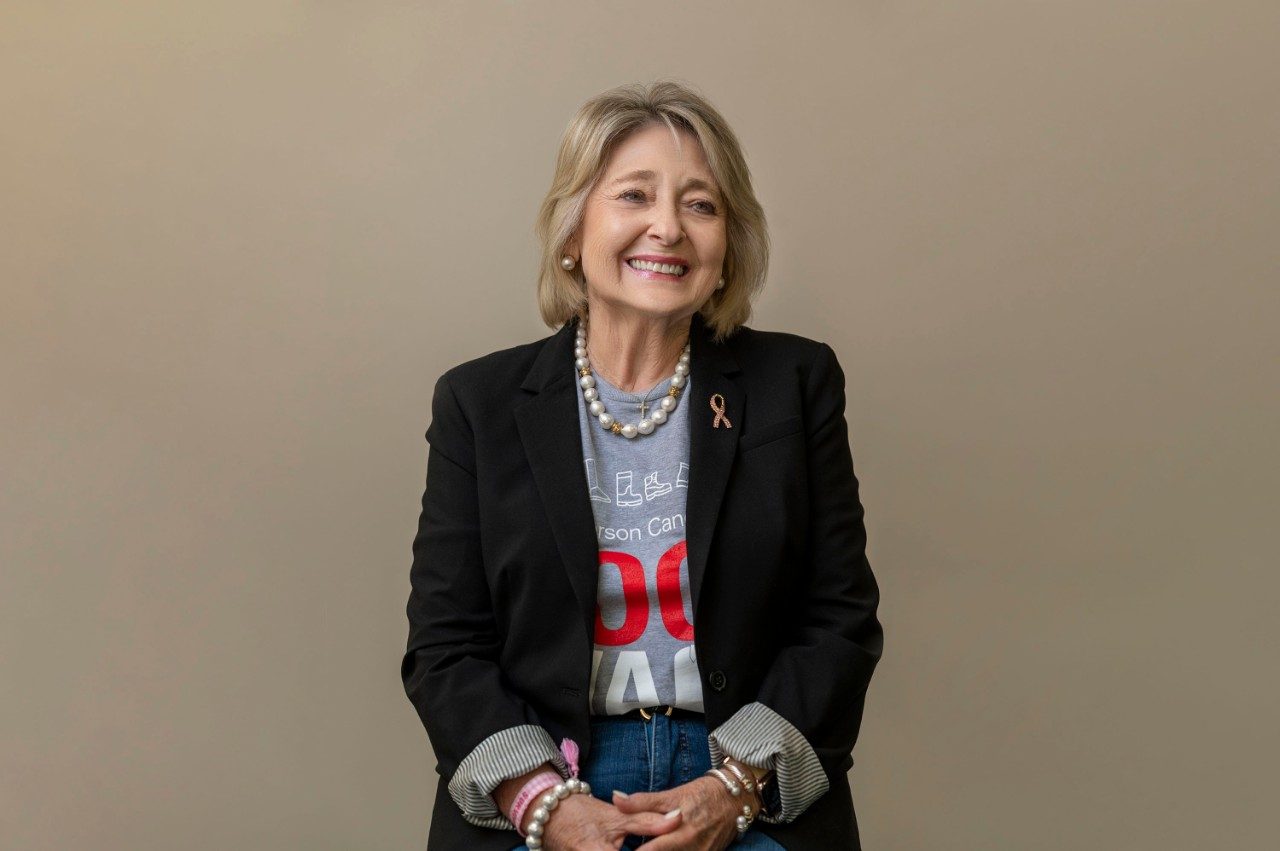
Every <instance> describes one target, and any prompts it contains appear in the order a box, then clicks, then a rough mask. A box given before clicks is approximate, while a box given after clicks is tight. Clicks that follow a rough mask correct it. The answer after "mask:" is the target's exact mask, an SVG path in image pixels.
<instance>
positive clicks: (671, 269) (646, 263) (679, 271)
mask: <svg viewBox="0 0 1280 851" xmlns="http://www.w3.org/2000/svg"><path fill="white" fill-rule="evenodd" d="M627 266H628V267H630V268H631V270H632V271H633V272H635V273H636V274H638V275H640V276H641V277H642V278H650V279H656V280H661V281H678V280H679V279H681V278H683V277H684V276H685V275H687V274H688V273H689V267H688V266H685V265H683V264H680V263H655V262H653V261H651V260H638V259H636V258H634V257H633V258H631V259H630V260H628V261H627Z"/></svg>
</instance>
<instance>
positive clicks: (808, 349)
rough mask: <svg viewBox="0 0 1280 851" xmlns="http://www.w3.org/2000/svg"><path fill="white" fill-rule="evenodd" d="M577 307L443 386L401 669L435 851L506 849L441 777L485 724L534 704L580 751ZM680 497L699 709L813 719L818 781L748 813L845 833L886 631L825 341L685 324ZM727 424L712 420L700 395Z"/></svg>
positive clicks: (714, 719) (586, 590)
mask: <svg viewBox="0 0 1280 851" xmlns="http://www.w3.org/2000/svg"><path fill="white" fill-rule="evenodd" d="M575 328H576V322H570V323H569V324H567V325H565V326H564V327H562V328H561V329H560V330H559V331H558V332H556V333H555V334H553V335H551V336H549V337H547V338H545V339H543V340H540V341H538V342H535V343H529V344H526V345H522V346H517V347H515V348H511V349H506V350H503V351H499V352H494V353H492V354H490V355H486V356H484V357H481V358H478V359H476V360H472V361H469V362H467V363H464V364H461V365H459V366H456V367H454V368H452V369H450V370H449V371H448V372H446V373H445V374H444V375H443V376H441V378H440V379H439V381H438V382H437V383H436V386H435V397H434V400H433V402H432V419H431V425H430V427H429V428H428V429H427V433H426V438H427V441H428V443H429V444H430V451H429V454H428V460H427V481H426V492H425V493H424V495H423V498H422V514H421V519H420V521H419V525H418V532H417V537H416V538H415V540H414V544H413V566H412V569H411V572H410V576H411V581H412V592H411V594H410V597H409V604H408V615H409V626H410V629H409V641H408V649H407V652H406V654H405V656H404V660H403V664H402V670H401V673H402V676H403V679H404V685H405V690H406V692H407V693H408V695H409V699H410V700H411V701H412V702H413V705H414V706H415V708H416V709H417V710H418V714H419V716H420V717H421V718H422V722H423V724H424V725H425V726H426V729H427V734H428V736H429V738H430V740H431V745H432V747H433V748H434V750H435V754H436V759H437V769H436V770H437V772H438V773H439V775H440V783H439V785H438V788H437V792H436V800H435V807H434V811H433V813H432V821H431V832H430V839H429V848H431V849H432V851H489V849H492V851H508V849H511V848H513V847H514V846H516V845H519V844H520V841H519V837H518V835H517V834H516V833H515V832H514V831H509V830H507V831H502V830H492V829H488V828H480V827H476V826H473V825H471V824H470V823H469V822H467V821H465V820H464V819H463V817H462V814H461V812H460V811H459V809H458V807H457V805H456V804H454V802H453V800H452V798H450V796H449V794H448V790H447V784H448V781H449V779H450V778H451V777H452V775H453V772H454V771H455V770H456V768H457V767H458V764H459V763H460V762H461V761H462V759H463V758H464V757H465V756H466V755H467V754H468V753H470V752H471V750H472V749H473V748H475V747H476V745H478V744H479V743H480V742H481V741H483V740H484V739H485V738H487V737H488V736H490V735H491V734H493V733H495V732H497V731H499V730H502V729H505V728H508V727H513V726H517V725H521V724H539V725H541V726H543V727H544V728H546V729H547V731H548V732H549V733H550V734H551V737H552V738H553V739H554V740H555V741H557V742H558V741H560V740H561V739H562V738H565V737H568V738H571V739H574V740H575V741H577V742H578V743H579V745H580V746H581V749H582V758H583V759H585V758H586V757H587V755H588V754H589V753H590V750H591V735H590V720H589V718H590V716H589V707H588V703H587V699H588V694H587V685H588V680H589V677H590V672H591V651H592V642H593V628H594V618H595V606H596V571H597V567H598V544H597V541H596V530H595V523H594V518H593V515H592V512H591V503H590V499H589V497H588V490H587V481H586V473H585V471H584V468H583V463H582V458H583V457H584V456H583V454H582V445H581V438H580V436H579V431H578V407H577V406H578V405H580V404H582V403H581V401H580V390H579V387H578V384H577V382H576V381H575V380H574V377H575V373H574V370H573V341H574V332H575ZM691 355H692V362H691V367H692V373H693V382H692V387H693V389H694V390H695V391H696V392H695V394H694V395H693V396H692V397H691V398H682V399H681V401H680V404H681V405H688V406H689V414H690V420H689V423H690V425H689V428H690V444H691V446H690V472H689V493H688V495H687V506H686V527H685V528H686V541H687V543H688V568H689V585H690V591H691V596H692V600H691V603H692V608H693V613H694V627H695V630H696V631H695V635H694V645H695V647H696V654H697V659H698V668H699V670H700V672H701V674H702V677H703V704H704V708H705V711H706V722H707V727H708V729H710V730H714V729H715V728H716V727H717V726H719V725H720V724H721V723H723V722H724V721H726V720H728V718H729V717H730V716H731V715H733V713H734V712H735V711H737V710H738V709H739V708H740V707H742V706H744V705H746V704H748V703H751V702H752V701H759V702H761V703H764V704H765V705H767V706H769V707H770V708H771V709H773V710H774V711H775V712H777V713H778V714H780V715H782V716H783V717H784V718H786V719H787V720H788V721H790V722H791V723H792V724H794V725H795V727H796V728H797V729H798V730H799V731H800V732H801V733H803V734H804V736H805V737H806V738H807V739H808V741H809V743H810V744H811V745H812V746H813V748H814V751H815V752H816V754H817V756H818V759H819V761H820V762H821V764H822V767H823V769H824V771H825V772H826V775H827V779H828V780H829V782H830V790H829V791H828V792H827V793H826V794H825V795H823V796H822V797H821V798H819V799H818V800H817V801H815V802H814V803H813V804H812V805H810V806H809V808H808V809H806V810H805V811H804V812H803V813H801V814H800V815H799V817H798V818H796V819H795V820H794V821H792V822H790V823H787V824H779V825H773V824H765V823H763V822H760V821H758V820H757V822H756V825H757V826H758V828H759V829H760V830H763V831H764V832H765V833H767V834H769V835H770V836H772V837H774V838H775V839H777V840H778V842H780V843H781V844H782V845H783V846H785V847H786V848H787V849H789V851H806V849H813V851H818V849H821V851H831V849H858V848H860V845H859V842H858V828H857V821H856V818H855V816H854V808H853V802H852V799H851V798H850V794H849V785H848V781H847V778H846V772H847V771H848V769H849V767H850V766H851V765H852V764H853V760H852V758H851V755H850V751H851V750H852V749H853V745H854V742H855V741H856V740H857V736H858V728H859V726H860V724H861V721H862V711H863V701H864V698H865V696H866V692H867V684H868V681H869V680H870V679H871V674H872V671H873V670H874V668H875V666H876V663H877V661H878V660H879V658H880V653H881V647H882V644H883V631H882V629H881V626H880V623H879V621H878V619H877V616H876V608H877V605H878V603H879V589H878V588H877V585H876V581H875V578H874V577H873V576H872V573H871V568H870V566H869V564H868V563H867V558H866V554H865V549H866V533H865V530H864V527H863V509H862V505H861V503H860V502H859V499H858V481H857V479H856V478H855V476H854V471H853V461H852V458H851V455H850V451H849V443H848V435H847V426H846V422H845V418H844V402H845V393H844V373H843V372H842V371H841V369H840V365H839V363H838V362H837V360H836V356H835V353H834V352H833V351H832V350H831V347H830V346H828V345H826V344H825V343H819V342H815V341H813V340H809V339H805V338H804V337H799V336H795V335H792V334H783V333H776V332H767V331H757V330H754V329H751V328H747V327H742V328H739V329H738V331H737V332H735V333H734V334H733V335H732V336H730V337H729V338H728V339H727V340H726V341H724V342H723V343H721V344H718V345H717V344H714V343H712V341H711V332H710V329H708V328H707V326H706V324H705V322H704V321H703V319H702V317H701V316H700V315H698V314H695V315H694V317H693V320H692V325H691ZM712 393H719V394H721V395H722V396H723V397H724V399H725V413H726V415H727V416H728V418H729V421H730V422H731V423H732V428H725V427H724V426H723V425H721V427H719V428H713V427H712V423H713V420H714V418H715V412H714V411H713V410H712V408H711V405H710V403H709V399H710V395H711V394H712Z"/></svg>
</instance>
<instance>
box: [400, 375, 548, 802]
mask: <svg viewBox="0 0 1280 851" xmlns="http://www.w3.org/2000/svg"><path fill="white" fill-rule="evenodd" d="M426 439H427V442H428V444H429V445H430V449H429V452H428V456H427V480H426V489H425V491H424V493H423V496H422V513H421V515H420V517H419V521H418V531H417V535H416V537H415V538H414V541H413V565H412V567H411V568H410V573H409V577H410V586H411V590H410V594H409V603H408V606H407V612H408V616H409V639H408V646H407V648H406V652H405V655H404V658H403V660H402V662H401V668H400V673H401V678H402V679H403V681H404V688H405V692H406V693H407V694H408V696H409V700H410V701H411V702H412V703H413V705H414V708H415V709H417V711H418V716H419V717H420V718H421V719H422V723H423V725H424V726H425V727H426V730H427V735H428V738H429V739H430V740H431V746H432V748H433V749H434V750H435V754H436V763H437V770H438V771H439V773H440V774H441V776H442V777H443V778H446V779H447V780H448V784H449V785H448V790H449V794H450V796H451V797H452V798H453V800H454V802H455V803H456V804H457V805H458V807H459V808H460V809H461V810H462V815H463V817H464V818H465V819H466V820H467V821H469V822H471V823H472V824H475V825H477V826H480V827H491V828H513V827H514V825H512V824H511V822H510V821H509V820H508V819H507V818H506V817H505V816H504V815H502V814H501V813H500V812H499V810H498V808H497V806H496V805H495V804H494V802H493V798H492V792H493V790H494V789H495V788H496V787H497V786H498V784H499V783H501V782H502V781H503V780H506V779H508V778H511V777H518V776H520V775H521V774H524V773H525V772H527V771H530V770H532V769H534V768H536V767H538V766H539V765H542V764H543V763H545V762H550V763H551V764H552V765H553V766H554V767H555V768H556V770H557V771H559V772H560V774H561V776H568V764H567V763H566V762H565V760H564V757H563V756H562V755H561V753H560V751H559V750H558V749H557V748H556V746H555V743H554V742H553V741H552V739H551V736H550V734H548V733H547V731H546V730H545V729H543V728H542V726H540V725H539V723H538V719H537V716H536V713H535V712H534V711H533V709H532V708H531V707H530V706H529V705H528V704H527V703H526V702H525V701H524V700H522V699H520V698H519V697H518V696H517V695H515V694H513V693H512V692H511V691H510V690H508V689H507V688H506V687H505V686H504V684H503V677H502V672H501V669H500V668H499V661H498V660H499V651H500V648H501V641H500V638H499V633H498V629H497V624H496V623H495V618H494V613H493V609H492V605H491V598H490V592H489V586H488V582H487V581H486V578H485V571H484V564H483V562H482V559H481V546H480V518H479V504H478V499H477V489H476V454H475V442H474V433H473V431H472V429H471V426H470V424H469V422H468V420H467V417H466V415H465V413H464V411H463V409H462V406H461V405H460V404H459V402H458V398H457V396H456V394H455V393H454V391H453V388H452V386H451V384H450V381H449V373H445V375H443V376H441V378H440V380H439V381H438V382H437V383H436V386H435V393H434V397H433V399H432V403H431V425H430V426H429V427H428V429H427V433H426Z"/></svg>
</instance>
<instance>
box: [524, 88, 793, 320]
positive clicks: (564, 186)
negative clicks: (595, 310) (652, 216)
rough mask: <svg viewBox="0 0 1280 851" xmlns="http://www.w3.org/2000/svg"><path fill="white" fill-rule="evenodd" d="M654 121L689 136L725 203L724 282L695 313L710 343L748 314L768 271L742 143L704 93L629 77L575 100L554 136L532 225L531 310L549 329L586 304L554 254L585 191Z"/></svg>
mask: <svg viewBox="0 0 1280 851" xmlns="http://www.w3.org/2000/svg"><path fill="white" fill-rule="evenodd" d="M659 121H661V122H663V123H665V124H666V125H667V126H668V127H670V128H671V129H672V131H673V132H674V131H675V130H676V129H677V128H679V129H683V130H687V131H688V132H690V133H692V134H693V135H694V137H696V138H697V140H698V142H699V143H700V144H701V145H702V150H703V153H704V154H705V155H706V158H707V165H708V166H709V167H710V169H711V174H712V176H713V177H714V178H715V181H716V184H717V185H718V186H719V189H720V194H721V197H722V199H723V203H724V205H725V214H726V215H725V218H726V222H725V224H726V237H727V239H726V241H727V250H726V252H725V258H724V287H723V288H722V289H718V290H714V291H713V293H712V295H711V297H710V298H708V299H707V301H706V303H705V304H703V305H702V307H701V308H699V313H701V314H702V316H703V318H704V319H705V320H706V324H707V325H708V326H709V327H710V328H711V329H712V331H713V332H714V337H715V340H716V341H717V342H719V341H721V340H723V339H724V338H726V337H728V336H729V335H730V334H732V333H733V332H734V331H735V330H736V329H737V328H738V326H740V325H742V324H744V323H745V322H746V321H747V320H748V319H749V318H750V317H751V302H752V300H753V299H754V298H755V296H756V294H757V293H759V292H760V290H761V288H763V286H764V279H765V274H766V272H767V271H768V266H769V231H768V226H767V224H766V222H765V216H764V208H762V207H761V206H760V202H759V201H758V200H757V199H756V195H755V191H754V190H753V189H752V188H751V172H750V170H749V169H748V168H747V162H746V159H745V158H744V157H743V155H742V147H741V146H740V145H739V144H738V139H737V137H736V136H735V135H734V134H733V131H732V130H731V129H730V128H729V124H728V123H727V122H726V121H725V120H724V116H722V115H721V114H720V113H719V111H717V110H716V108H715V107H714V106H712V105H711V103H710V102H709V101H707V99H706V98H704V97H703V96H702V95H700V94H698V93H697V92H695V91H693V90H692V89H691V88H689V87H688V86H686V85H684V84H682V83H678V82H675V81H673V80H658V81H656V82H654V83H652V84H651V85H649V86H647V87H646V86H643V85H641V84H639V83H632V84H629V85H625V86H619V87H617V88H614V89H610V90H609V91H607V92H603V93H602V94H599V95H596V96H595V97H593V98H592V99H591V100H589V101H587V102H586V103H584V104H583V105H582V107H581V108H580V109H579V110H578V112H577V114H576V115H574V117H573V120H572V121H570V122H569V126H568V127H567V128H566V129H565V132H564V137H563V138H562V139H561V140H560V150H559V153H558V154H557V155H556V169H555V175H554V176H553V178H552V180H551V188H550V189H549V190H548V191H547V195H546V197H545V198H544V199H543V201H542V207H541V209H540V210H539V211H538V220H537V224H536V227H535V231H536V233H537V235H538V241H539V243H540V244H541V246H542V267H541V270H540V272H539V274H538V309H539V311H540V312H541V313H542V319H543V321H544V322H546V323H547V325H549V326H551V327H552V328H559V327H560V326H562V325H563V324H564V323H566V322H568V321H569V320H570V319H572V318H573V317H574V316H575V315H578V314H580V313H581V312H582V311H583V310H585V308H586V303H587V294H586V287H585V284H584V282H583V280H582V266H581V264H579V265H578V266H577V267H576V268H575V269H574V270H573V271H572V272H566V271H565V270H564V269H563V268H562V267H561V266H560V258H561V257H562V256H563V254H564V249H565V246H566V244H567V243H568V242H569V240H570V238H571V237H572V236H573V234H574V232H575V231H577V230H578V228H579V226H580V225H581V224H582V217H583V212H584V210H585V209H586V201H587V195H588V194H589V193H590V192H591V189H592V187H594V186H595V184H596V181H598V180H599V179H600V177H601V175H602V174H603V173H604V167H605V163H606V162H608V159H609V155H610V154H611V153H612V152H613V150H614V149H615V148H616V147H617V146H618V144H619V143H621V142H622V141H623V140H624V139H626V138H627V137H628V136H629V135H630V134H632V133H634V132H635V131H636V130H639V129H641V128H642V127H646V126H648V125H651V124H653V123H655V122H659Z"/></svg>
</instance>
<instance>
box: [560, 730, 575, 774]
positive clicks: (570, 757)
mask: <svg viewBox="0 0 1280 851" xmlns="http://www.w3.org/2000/svg"><path fill="white" fill-rule="evenodd" d="M560 753H562V754H564V759H565V762H567V763H569V774H570V775H572V776H573V777H577V776H578V743H577V742H575V741H574V740H573V739H561V740H560Z"/></svg>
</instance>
